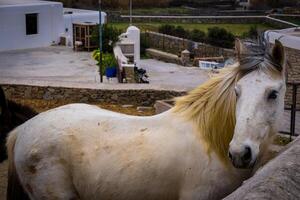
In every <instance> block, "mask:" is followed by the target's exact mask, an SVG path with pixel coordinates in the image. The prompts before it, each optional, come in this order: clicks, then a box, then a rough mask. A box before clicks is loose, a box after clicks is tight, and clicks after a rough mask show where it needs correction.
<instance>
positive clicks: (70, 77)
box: [0, 46, 208, 91]
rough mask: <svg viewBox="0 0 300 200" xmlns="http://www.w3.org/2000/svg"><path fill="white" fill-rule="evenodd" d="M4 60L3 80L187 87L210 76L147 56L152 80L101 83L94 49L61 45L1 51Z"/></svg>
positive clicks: (0, 72)
mask: <svg viewBox="0 0 300 200" xmlns="http://www.w3.org/2000/svg"><path fill="white" fill-rule="evenodd" d="M0 60H1V62H0V84H1V83H2V84H4V83H15V84H29V85H41V86H48V85H49V86H65V87H81V88H99V89H100V88H105V89H160V90H178V91H185V90H190V89H192V88H194V87H196V86H197V85H199V84H201V83H203V82H204V81H205V80H207V78H208V75H207V72H206V71H203V70H200V69H199V68H185V67H183V66H179V65H175V64H170V63H165V62H160V61H156V60H151V59H147V60H142V61H141V63H140V67H142V68H144V69H146V70H147V72H148V75H149V76H150V84H118V83H116V81H111V82H107V81H106V79H104V83H102V84H100V81H99V75H98V68H97V66H96V62H95V61H94V60H93V59H92V58H91V52H74V51H73V50H72V49H70V48H66V47H60V46H53V47H46V48H37V49H30V50H29V49H26V50H16V51H7V52H0Z"/></svg>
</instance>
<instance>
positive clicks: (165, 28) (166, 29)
mask: <svg viewBox="0 0 300 200" xmlns="http://www.w3.org/2000/svg"><path fill="white" fill-rule="evenodd" d="M175 29H176V27H175V26H174V25H169V24H164V25H161V26H159V28H158V32H160V33H163V34H166V35H173V34H174V31H175Z"/></svg>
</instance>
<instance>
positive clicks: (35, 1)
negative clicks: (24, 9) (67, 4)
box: [0, 0, 61, 7]
mask: <svg viewBox="0 0 300 200" xmlns="http://www.w3.org/2000/svg"><path fill="white" fill-rule="evenodd" d="M45 4H61V3H59V2H53V1H42V0H0V7H9V6H22V5H45Z"/></svg>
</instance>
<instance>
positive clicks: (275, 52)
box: [272, 40, 286, 72]
mask: <svg viewBox="0 0 300 200" xmlns="http://www.w3.org/2000/svg"><path fill="white" fill-rule="evenodd" d="M272 57H273V59H274V61H275V63H276V64H278V65H277V66H276V68H277V70H278V71H280V72H282V71H283V70H284V68H285V65H286V55H285V51H284V47H283V45H282V44H281V42H280V41H279V40H275V45H274V47H273V49H272Z"/></svg>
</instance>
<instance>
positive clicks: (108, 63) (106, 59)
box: [93, 50, 117, 78]
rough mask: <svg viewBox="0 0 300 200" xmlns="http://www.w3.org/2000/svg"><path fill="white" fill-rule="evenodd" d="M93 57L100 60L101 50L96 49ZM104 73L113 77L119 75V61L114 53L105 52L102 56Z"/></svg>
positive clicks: (107, 76)
mask: <svg viewBox="0 0 300 200" xmlns="http://www.w3.org/2000/svg"><path fill="white" fill-rule="evenodd" d="M93 58H94V59H95V60H96V61H97V62H98V63H97V65H99V59H100V51H99V50H95V51H94V52H93ZM102 66H103V68H102V70H103V71H102V73H103V74H105V76H106V78H112V77H116V76H117V61H116V59H115V57H114V55H113V54H111V53H103V56H102Z"/></svg>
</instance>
